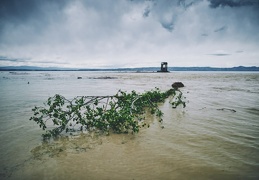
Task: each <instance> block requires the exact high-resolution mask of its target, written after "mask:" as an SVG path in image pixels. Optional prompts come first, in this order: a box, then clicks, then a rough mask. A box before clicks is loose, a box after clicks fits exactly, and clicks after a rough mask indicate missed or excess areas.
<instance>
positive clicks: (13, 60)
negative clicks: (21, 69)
mask: <svg viewBox="0 0 259 180" xmlns="http://www.w3.org/2000/svg"><path fill="white" fill-rule="evenodd" d="M29 60H30V59H23V58H9V57H6V56H0V62H1V61H7V62H26V61H29Z"/></svg>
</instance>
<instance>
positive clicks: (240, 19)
mask: <svg viewBox="0 0 259 180" xmlns="http://www.w3.org/2000/svg"><path fill="white" fill-rule="evenodd" d="M164 61H165V62H168V66H170V67H193V66H210V67H234V66H259V0H42V1H39V0H0V66H41V67H67V68H69V67H70V68H125V67H157V66H158V67H159V66H160V63H161V62H164Z"/></svg>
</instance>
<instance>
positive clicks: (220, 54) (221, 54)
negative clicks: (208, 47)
mask: <svg viewBox="0 0 259 180" xmlns="http://www.w3.org/2000/svg"><path fill="white" fill-rule="evenodd" d="M208 55H211V56H229V55H231V54H225V53H215V54H208Z"/></svg>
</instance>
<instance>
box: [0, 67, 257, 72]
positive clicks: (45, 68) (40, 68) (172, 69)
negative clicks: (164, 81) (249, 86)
mask: <svg viewBox="0 0 259 180" xmlns="http://www.w3.org/2000/svg"><path fill="white" fill-rule="evenodd" d="M158 70H160V67H140V68H114V69H113V68H108V69H100V68H93V69H91V68H87V69H76V68H59V67H37V66H5V67H0V71H119V72H157V71H158ZM168 71H259V67H256V66H251V67H245V66H238V67H231V68H218V67H168Z"/></svg>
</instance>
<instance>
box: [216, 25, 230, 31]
mask: <svg viewBox="0 0 259 180" xmlns="http://www.w3.org/2000/svg"><path fill="white" fill-rule="evenodd" d="M226 29H227V26H223V27H221V28H218V29H215V30H214V32H220V31H225V30H226Z"/></svg>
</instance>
